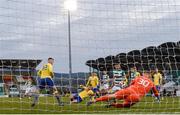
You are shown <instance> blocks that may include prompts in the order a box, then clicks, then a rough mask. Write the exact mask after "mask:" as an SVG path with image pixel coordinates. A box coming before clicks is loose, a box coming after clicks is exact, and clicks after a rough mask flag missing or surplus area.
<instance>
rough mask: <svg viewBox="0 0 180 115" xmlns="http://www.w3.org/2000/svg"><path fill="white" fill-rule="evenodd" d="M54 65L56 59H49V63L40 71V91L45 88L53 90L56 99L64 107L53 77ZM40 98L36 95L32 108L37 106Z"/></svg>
mask: <svg viewBox="0 0 180 115" xmlns="http://www.w3.org/2000/svg"><path fill="white" fill-rule="evenodd" d="M53 64H54V59H53V58H48V63H47V64H44V65H43V67H42V69H40V70H39V71H38V73H37V74H38V76H39V77H40V80H39V89H40V91H41V90H42V89H44V88H46V89H48V90H53V95H54V96H55V97H56V99H57V101H58V104H59V105H62V103H61V102H60V97H59V94H58V91H57V88H56V87H55V85H54V82H53V80H52V79H53V77H54V72H53ZM38 98H39V95H38V94H36V95H35V98H34V101H33V104H32V105H31V106H32V107H34V106H35V104H36V103H37V101H38Z"/></svg>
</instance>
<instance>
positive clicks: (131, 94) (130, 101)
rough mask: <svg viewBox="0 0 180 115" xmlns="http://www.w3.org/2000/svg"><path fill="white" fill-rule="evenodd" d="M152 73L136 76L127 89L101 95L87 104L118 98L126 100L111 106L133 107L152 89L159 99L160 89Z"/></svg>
mask: <svg viewBox="0 0 180 115" xmlns="http://www.w3.org/2000/svg"><path fill="white" fill-rule="evenodd" d="M149 77H150V75H149V73H144V74H143V76H140V77H137V78H135V79H134V80H133V81H132V82H131V84H130V86H129V87H127V88H125V89H121V90H119V91H117V92H115V93H114V94H109V95H105V96H101V97H100V98H96V99H95V100H94V101H90V102H88V104H87V105H90V104H92V103H96V102H100V101H108V100H111V99H114V98H115V99H118V100H122V99H123V100H124V102H123V103H122V104H118V103H112V104H110V105H109V106H108V107H110V106H114V107H117V108H123V107H131V106H132V105H134V104H136V103H137V102H139V101H140V100H141V99H142V98H143V97H144V96H145V95H146V93H148V92H149V91H150V90H151V89H152V90H153V93H154V94H155V96H156V97H157V98H158V100H159V94H158V91H157V89H156V87H155V85H154V84H153V82H152V81H151V80H150V79H149Z"/></svg>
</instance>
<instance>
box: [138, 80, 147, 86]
mask: <svg viewBox="0 0 180 115" xmlns="http://www.w3.org/2000/svg"><path fill="white" fill-rule="evenodd" d="M138 84H141V85H143V86H144V87H147V86H148V85H149V81H147V80H144V79H140V81H139V82H138Z"/></svg>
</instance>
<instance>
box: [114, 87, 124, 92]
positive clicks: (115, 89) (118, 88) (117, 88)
mask: <svg viewBox="0 0 180 115" xmlns="http://www.w3.org/2000/svg"><path fill="white" fill-rule="evenodd" d="M121 89H122V88H121V87H120V86H116V85H115V86H113V87H112V91H113V92H116V91H118V90H121Z"/></svg>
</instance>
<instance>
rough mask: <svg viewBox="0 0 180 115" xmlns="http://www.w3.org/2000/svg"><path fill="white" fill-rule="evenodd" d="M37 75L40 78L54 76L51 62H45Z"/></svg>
mask: <svg viewBox="0 0 180 115" xmlns="http://www.w3.org/2000/svg"><path fill="white" fill-rule="evenodd" d="M38 76H40V77H41V78H52V77H53V76H54V73H53V66H52V64H50V63H47V64H45V65H44V66H43V68H42V69H41V70H39V71H38Z"/></svg>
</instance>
